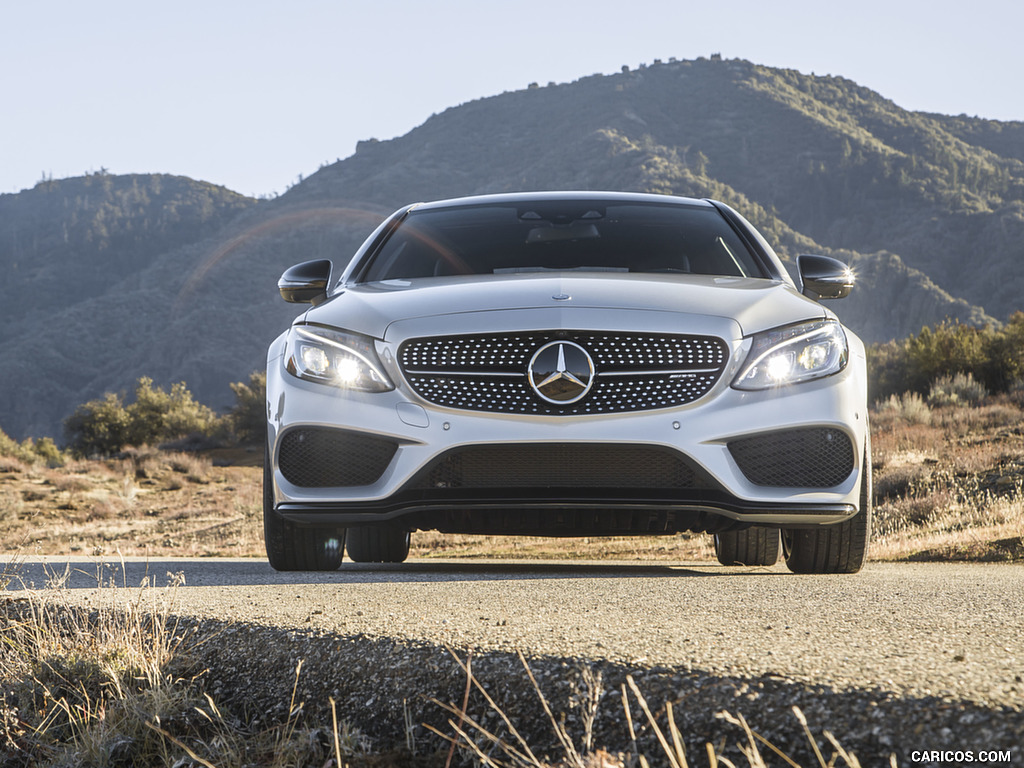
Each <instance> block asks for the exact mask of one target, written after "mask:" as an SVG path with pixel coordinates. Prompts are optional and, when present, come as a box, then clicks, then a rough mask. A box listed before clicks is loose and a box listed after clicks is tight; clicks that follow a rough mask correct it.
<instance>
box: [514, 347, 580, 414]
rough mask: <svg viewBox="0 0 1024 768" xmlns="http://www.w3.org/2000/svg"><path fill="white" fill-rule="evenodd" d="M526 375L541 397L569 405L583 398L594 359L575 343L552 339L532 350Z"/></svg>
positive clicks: (556, 403) (555, 402)
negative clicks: (534, 350) (533, 351)
mask: <svg viewBox="0 0 1024 768" xmlns="http://www.w3.org/2000/svg"><path fill="white" fill-rule="evenodd" d="M527 375H528V376H529V380H530V386H531V387H533V391H534V392H536V393H537V395H538V396H539V397H540V398H541V399H542V400H545V401H547V402H549V403H554V404H555V405H570V404H572V403H575V402H577V401H578V400H581V399H583V398H584V397H585V396H586V394H587V393H588V392H589V391H590V388H591V387H592V386H593V384H594V361H593V360H592V359H591V357H590V355H589V354H587V351H586V350H585V349H584V348H583V347H581V346H580V345H579V344H575V343H573V342H571V341H552V342H549V343H547V344H545V345H544V346H543V347H541V348H540V349H538V350H537V351H536V353H534V355H533V358H531V360H530V367H529V370H528V372H527Z"/></svg>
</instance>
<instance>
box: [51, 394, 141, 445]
mask: <svg viewBox="0 0 1024 768" xmlns="http://www.w3.org/2000/svg"><path fill="white" fill-rule="evenodd" d="M64 435H65V437H66V438H67V441H68V447H69V449H70V450H71V452H72V453H74V454H76V455H78V456H92V455H95V454H99V455H102V456H109V455H110V454H112V453H115V452H117V451H119V450H121V448H122V447H123V446H124V445H125V444H126V443H127V442H128V411H127V410H126V409H125V407H124V401H123V399H122V397H121V395H115V394H114V393H113V392H107V394H105V395H104V396H103V398H102V399H100V400H90V401H89V402H87V403H82V404H81V405H80V406H78V407H77V408H76V409H75V412H74V413H73V414H71V415H70V416H69V417H68V418H67V419H66V420H65V421H64Z"/></svg>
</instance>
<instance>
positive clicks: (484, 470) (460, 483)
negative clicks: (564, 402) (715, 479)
mask: <svg viewBox="0 0 1024 768" xmlns="http://www.w3.org/2000/svg"><path fill="white" fill-rule="evenodd" d="M697 482H698V481H697V477H696V474H695V473H694V471H693V469H691V468H690V466H689V465H688V464H687V463H686V462H685V461H684V460H683V459H682V458H680V456H679V455H678V454H676V453H675V452H673V451H668V450H663V449H659V448H648V447H646V446H633V445H626V446H615V445H600V444H599V445H594V444H582V445H581V444H571V443H570V444H563V443H554V444H552V443H540V444H526V445H482V446H474V447H471V448H462V449H457V450H454V451H450V452H449V453H446V454H444V455H443V456H441V457H440V458H439V459H437V460H436V461H435V462H434V463H433V464H432V465H431V466H430V467H429V468H428V469H427V471H426V472H424V473H423V475H421V479H420V482H419V484H418V486H419V487H420V488H651V489H655V488H694V487H697Z"/></svg>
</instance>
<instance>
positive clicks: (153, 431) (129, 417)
mask: <svg viewBox="0 0 1024 768" xmlns="http://www.w3.org/2000/svg"><path fill="white" fill-rule="evenodd" d="M231 390H232V391H233V392H234V393H235V399H236V401H237V402H236V404H235V406H234V407H233V408H232V409H231V411H230V412H229V413H228V414H227V415H225V416H218V415H217V414H216V413H214V412H213V411H212V410H211V409H210V408H208V407H206V406H205V405H203V404H202V403H198V402H196V401H195V399H194V398H193V397H192V393H191V392H190V391H189V390H188V388H187V387H186V386H185V382H178V383H177V384H173V385H171V388H170V391H166V390H164V389H161V388H160V387H157V386H154V385H153V380H152V379H150V378H148V377H145V376H144V377H142V378H141V379H139V380H138V382H136V384H135V392H134V400H133V401H132V402H131V403H130V404H129V405H125V402H124V396H123V395H120V394H114V393H112V392H107V393H106V394H105V395H104V396H103V397H102V398H99V399H97V400H90V401H89V402H87V403H82V404H81V405H80V406H78V408H77V409H75V412H74V413H73V414H72V415H71V416H69V417H68V418H67V419H66V420H65V421H64V436H65V438H66V440H67V442H68V448H69V450H70V451H71V452H72V453H74V454H75V455H76V456H110V455H111V454H114V453H117V452H118V451H120V450H122V449H123V448H124V447H125V446H129V445H134V446H141V445H159V444H161V443H168V442H171V441H175V440H181V439H182V438H186V437H188V438H195V437H198V438H205V440H204V439H200V440H199V441H197V444H203V443H205V444H209V443H210V442H211V438H212V440H213V441H214V442H218V441H219V442H228V443H253V442H259V441H260V440H262V439H263V434H264V431H265V429H266V397H267V375H266V373H264V372H262V371H256V372H254V373H252V374H250V376H249V381H248V383H244V382H236V383H234V384H232V385H231ZM8 440H9V438H8ZM10 442H12V443H13V441H10ZM14 445H17V444H16V443H14ZM35 450H36V452H37V453H39V454H40V455H42V456H44V458H47V460H49V456H50V455H51V454H52V452H53V451H56V450H57V447H56V446H55V445H53V441H52V440H50V441H49V442H48V443H47V442H45V441H41V442H39V443H37V444H36V448H35ZM2 451H3V443H2V442H0V452H2ZM58 453H59V452H58Z"/></svg>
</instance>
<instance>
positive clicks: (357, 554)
mask: <svg viewBox="0 0 1024 768" xmlns="http://www.w3.org/2000/svg"><path fill="white" fill-rule="evenodd" d="M410 538H411V537H410V534H409V532H408V531H403V530H402V529H401V528H388V527H383V526H381V527H378V526H373V525H367V526H360V527H358V528H350V529H349V531H348V543H347V544H346V546H347V547H348V556H349V558H351V559H352V560H353V561H354V562H356V563H401V562H404V561H405V559H406V558H407V557H409V541H410Z"/></svg>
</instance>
